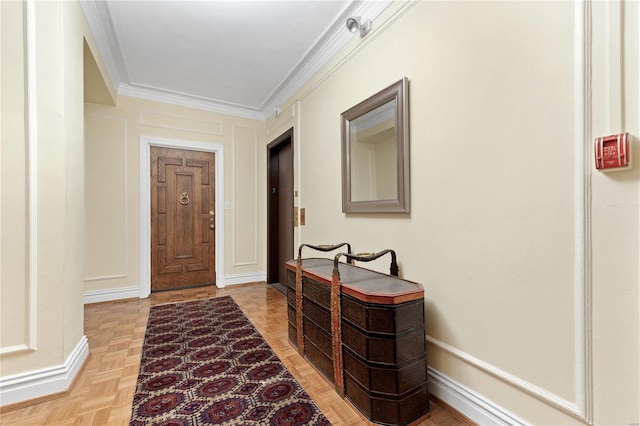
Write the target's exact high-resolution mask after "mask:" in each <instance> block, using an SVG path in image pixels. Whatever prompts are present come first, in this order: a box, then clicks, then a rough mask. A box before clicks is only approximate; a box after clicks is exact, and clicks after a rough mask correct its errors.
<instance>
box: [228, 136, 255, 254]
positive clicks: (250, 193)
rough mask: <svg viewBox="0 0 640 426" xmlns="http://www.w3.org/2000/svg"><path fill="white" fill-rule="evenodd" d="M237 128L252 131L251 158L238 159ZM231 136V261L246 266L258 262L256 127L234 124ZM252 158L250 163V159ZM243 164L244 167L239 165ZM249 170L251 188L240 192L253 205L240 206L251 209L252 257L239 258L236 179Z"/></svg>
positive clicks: (239, 232) (240, 224)
mask: <svg viewBox="0 0 640 426" xmlns="http://www.w3.org/2000/svg"><path fill="white" fill-rule="evenodd" d="M238 129H244V130H248V131H250V132H252V133H253V141H252V146H251V148H252V149H253V158H252V159H248V158H242V159H240V160H239V159H238V154H237V150H238V143H239V142H238V139H237V133H238ZM232 133H233V137H232V141H233V142H232V146H233V148H232V162H233V182H232V183H231V186H232V190H231V192H232V194H233V201H232V205H233V215H232V217H233V227H232V230H233V231H232V232H233V233H232V238H231V241H232V245H233V247H232V262H233V266H248V265H257V264H258V217H259V215H258V131H257V129H256V128H254V127H246V126H237V125H234V126H233V130H232ZM251 160H253V161H252V162H251V163H250V161H251ZM241 166H244V167H241ZM249 171H252V172H253V173H254V176H253V179H252V183H253V188H244V187H243V188H242V193H243V194H245V195H246V196H247V199H249V200H253V206H251V207H249V206H246V205H245V206H242V207H243V208H246V209H247V210H248V209H251V213H252V217H251V224H252V225H253V226H254V230H255V232H250V236H249V238H252V243H253V251H252V253H251V254H252V258H251V257H247V256H245V257H247V258H246V259H241V258H242V256H241V255H239V254H238V252H237V248H238V246H237V244H236V242H237V241H238V235H239V234H241V231H240V229H239V227H242V225H243V224H242V223H239V221H238V220H237V218H238V214H239V212H238V205H239V204H238V187H237V180H238V173H247V172H249Z"/></svg>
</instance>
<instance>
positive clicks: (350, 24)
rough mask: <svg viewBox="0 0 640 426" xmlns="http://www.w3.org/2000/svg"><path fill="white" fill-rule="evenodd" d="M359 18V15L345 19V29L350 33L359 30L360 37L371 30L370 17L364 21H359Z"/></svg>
mask: <svg viewBox="0 0 640 426" xmlns="http://www.w3.org/2000/svg"><path fill="white" fill-rule="evenodd" d="M360 20H361V19H360V17H359V16H354V17H351V18H349V19H347V29H348V30H349V31H350V32H352V33H355V32H356V31H358V30H360V38H362V37H364V36H366V35H367V33H368V32H369V31H371V19H367V20H366V21H365V22H364V23H361V22H360Z"/></svg>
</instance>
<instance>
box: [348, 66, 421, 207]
mask: <svg viewBox="0 0 640 426" xmlns="http://www.w3.org/2000/svg"><path fill="white" fill-rule="evenodd" d="M408 95H409V80H408V79H407V78H406V77H404V78H403V79H402V80H400V81H398V82H396V83H394V84H392V85H391V86H389V87H387V88H385V89H383V90H381V91H380V92H378V93H376V94H375V95H373V96H371V97H370V98H367V99H365V100H364V101H362V102H360V103H359V104H357V105H356V106H354V107H352V108H350V109H348V110H347V111H345V112H343V113H342V115H341V126H342V211H343V212H344V213H388V212H400V213H409V211H410V204H411V203H410V185H409V96H408Z"/></svg>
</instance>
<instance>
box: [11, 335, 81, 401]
mask: <svg viewBox="0 0 640 426" xmlns="http://www.w3.org/2000/svg"><path fill="white" fill-rule="evenodd" d="M88 356H89V343H88V341H87V337H86V336H82V338H81V339H80V342H78V344H77V345H76V347H75V348H74V349H73V351H72V352H71V354H69V357H67V360H66V361H65V362H64V364H62V365H58V366H55V367H48V368H43V369H40V370H34V371H29V372H27V373H21V374H16V375H13V376H7V377H0V404H1V405H3V406H5V405H8V404H15V403H17V402H22V401H28V400H31V399H35V398H41V397H43V396H47V395H52V394H56V393H59V392H64V391H66V390H68V389H69V388H70V387H71V384H72V383H73V380H74V379H75V377H76V375H77V374H78V372H79V371H80V368H82V365H83V364H84V362H85V360H86V359H87V357H88Z"/></svg>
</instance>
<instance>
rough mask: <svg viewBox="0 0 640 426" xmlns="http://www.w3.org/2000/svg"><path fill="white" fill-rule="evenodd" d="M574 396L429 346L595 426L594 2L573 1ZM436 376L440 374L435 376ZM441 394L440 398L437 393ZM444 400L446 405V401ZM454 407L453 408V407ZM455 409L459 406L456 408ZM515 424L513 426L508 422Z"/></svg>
mask: <svg viewBox="0 0 640 426" xmlns="http://www.w3.org/2000/svg"><path fill="white" fill-rule="evenodd" d="M574 28H575V31H574V55H575V60H574V64H575V68H574V82H575V86H574V89H575V90H574V93H575V98H574V123H575V124H574V134H575V138H574V148H575V156H574V158H575V163H574V170H575V173H574V178H573V184H574V188H575V190H574V191H575V197H574V212H575V221H574V223H575V226H574V235H575V240H574V247H575V251H574V253H575V254H574V282H573V295H574V306H575V308H574V309H575V310H574V316H573V318H574V324H575V332H574V336H575V338H574V342H573V346H574V356H575V358H574V366H575V371H574V377H575V382H574V392H575V400H574V401H568V400H566V399H565V398H562V397H560V396H558V395H556V394H555V393H553V392H551V391H549V390H547V389H543V388H542V387H540V386H537V385H535V384H533V383H531V382H529V381H527V380H524V379H522V378H520V377H517V376H515V375H513V374H511V373H509V372H507V371H505V370H503V369H501V368H499V367H497V366H495V365H492V364H490V363H488V362H485V361H483V360H481V359H479V358H476V357H474V356H473V355H471V354H469V353H466V352H464V351H462V350H460V349H457V348H455V347H453V346H451V345H449V344H447V343H445V342H442V341H440V340H438V339H436V338H434V337H432V336H427V341H428V343H429V344H431V345H433V346H435V347H438V348H440V349H441V350H444V351H446V352H447V353H449V354H451V355H453V356H455V357H456V358H458V359H460V360H462V361H464V362H466V363H467V364H469V365H471V366H473V367H475V368H477V369H478V370H480V371H483V372H485V373H487V374H489V375H491V376H493V377H495V378H497V379H499V380H501V381H502V382H504V383H507V384H509V385H510V386H512V387H514V388H516V389H518V390H520V391H522V392H525V393H526V394H528V395H530V396H532V397H534V398H537V399H539V400H540V401H543V402H545V403H546V404H548V405H550V406H552V407H554V408H556V409H558V410H560V411H562V412H564V413H566V414H569V415H570V416H572V417H574V418H576V419H578V420H580V421H583V422H586V423H588V424H592V422H593V379H592V375H593V371H592V370H593V366H592V359H591V352H592V334H591V329H592V327H591V324H592V311H591V305H592V301H591V269H592V264H591V231H590V230H591V214H590V206H591V199H590V193H591V186H590V182H591V161H592V160H591V158H590V157H589V156H588V154H587V153H589V152H590V149H589V148H590V144H591V142H590V141H591V130H590V129H591V104H590V100H591V53H590V52H591V1H582V0H576V1H575V2H574ZM436 376H437V374H436ZM436 395H437V394H436ZM445 401H446V400H445ZM454 407H455V405H454ZM456 408H457V407H456ZM508 424H511V423H508Z"/></svg>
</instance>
